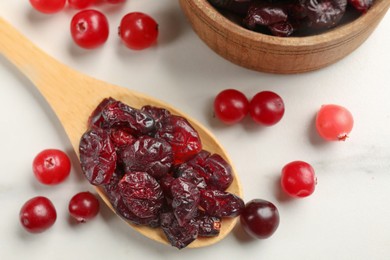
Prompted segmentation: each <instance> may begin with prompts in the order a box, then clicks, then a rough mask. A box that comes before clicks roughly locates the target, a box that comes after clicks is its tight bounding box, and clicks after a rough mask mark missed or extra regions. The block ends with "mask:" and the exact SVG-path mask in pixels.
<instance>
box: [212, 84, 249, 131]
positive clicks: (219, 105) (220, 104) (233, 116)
mask: <svg viewBox="0 0 390 260" xmlns="http://www.w3.org/2000/svg"><path fill="white" fill-rule="evenodd" d="M248 111H249V101H248V99H247V97H246V96H245V95H244V94H243V93H242V92H240V91H238V90H236V89H225V90H223V91H221V92H220V93H218V95H217V96H216V97H215V99H214V114H215V116H216V117H217V118H218V119H219V120H221V121H222V122H224V123H226V124H235V123H238V122H240V121H241V120H242V119H244V117H245V116H246V115H247V114H248Z"/></svg>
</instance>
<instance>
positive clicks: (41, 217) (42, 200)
mask: <svg viewBox="0 0 390 260" xmlns="http://www.w3.org/2000/svg"><path fill="white" fill-rule="evenodd" d="M19 218H20V223H21V224H22V226H23V227H24V228H25V229H26V230H27V231H28V232H30V233H41V232H43V231H45V230H47V229H48V228H50V227H51V226H53V224H54V223H55V221H56V219H57V212H56V209H55V207H54V205H53V203H52V202H51V201H50V200H49V199H48V198H46V197H42V196H38V197H34V198H32V199H30V200H28V201H27V202H26V203H25V204H24V205H23V206H22V208H21V210H20V213H19Z"/></svg>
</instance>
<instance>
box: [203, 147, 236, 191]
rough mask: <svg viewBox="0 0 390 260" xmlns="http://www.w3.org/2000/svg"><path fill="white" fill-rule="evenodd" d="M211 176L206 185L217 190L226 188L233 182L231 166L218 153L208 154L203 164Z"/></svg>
mask: <svg viewBox="0 0 390 260" xmlns="http://www.w3.org/2000/svg"><path fill="white" fill-rule="evenodd" d="M203 167H204V168H205V169H206V171H207V172H209V173H210V174H211V177H210V178H209V179H208V180H206V182H207V185H208V186H210V187H213V188H216V189H218V190H226V189H227V188H228V187H229V186H230V184H231V183H232V182H233V174H232V167H231V166H230V164H228V163H227V162H226V161H225V159H223V158H222V157H221V156H220V155H219V154H212V155H210V156H209V157H208V158H207V159H206V161H205V164H204V166H203Z"/></svg>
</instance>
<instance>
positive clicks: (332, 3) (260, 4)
mask: <svg viewBox="0 0 390 260" xmlns="http://www.w3.org/2000/svg"><path fill="white" fill-rule="evenodd" d="M208 1H209V2H210V3H211V4H212V5H214V6H215V7H216V8H218V9H220V10H221V12H222V13H223V14H225V15H226V17H229V18H231V19H232V20H234V21H236V22H237V23H239V24H241V25H242V26H244V27H245V28H247V29H249V30H252V31H258V32H262V33H265V34H270V35H275V36H283V37H286V36H291V35H293V36H301V35H302V36H304V35H313V34H317V33H321V32H323V31H324V30H327V29H329V28H333V27H335V26H337V25H339V24H341V23H343V22H345V21H350V20H353V19H356V18H357V17H359V15H360V14H362V13H365V12H367V10H368V9H369V8H370V7H371V6H372V5H373V2H374V0H315V1H314V0H208Z"/></svg>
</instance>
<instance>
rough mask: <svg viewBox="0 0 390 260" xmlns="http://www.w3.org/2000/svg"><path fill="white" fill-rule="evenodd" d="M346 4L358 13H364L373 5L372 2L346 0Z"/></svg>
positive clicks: (368, 0)
mask: <svg viewBox="0 0 390 260" xmlns="http://www.w3.org/2000/svg"><path fill="white" fill-rule="evenodd" d="M348 3H349V4H350V5H351V6H353V7H354V8H355V9H356V10H358V11H359V12H362V13H365V12H367V11H368V9H370V7H371V6H372V5H373V3H374V1H373V0H348Z"/></svg>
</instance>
